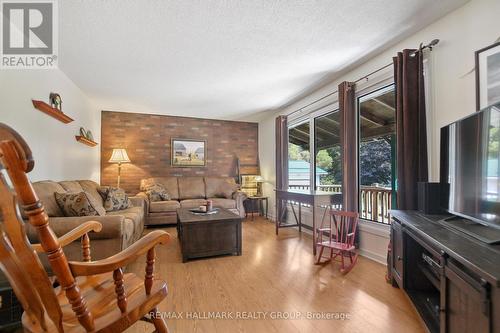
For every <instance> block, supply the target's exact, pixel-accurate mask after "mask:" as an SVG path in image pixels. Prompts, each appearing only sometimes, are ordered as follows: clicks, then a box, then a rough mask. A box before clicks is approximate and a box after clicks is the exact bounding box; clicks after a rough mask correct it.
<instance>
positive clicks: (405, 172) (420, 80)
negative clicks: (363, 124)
mask: <svg viewBox="0 0 500 333" xmlns="http://www.w3.org/2000/svg"><path fill="white" fill-rule="evenodd" d="M415 52H416V53H415ZM412 54H415V55H414V56H412ZM393 62H394V80H395V85H396V141H397V147H396V156H397V190H396V196H397V208H398V209H406V210H414V209H417V208H418V200H417V199H418V195H417V183H418V182H426V181H428V169H427V133H426V120H425V93H424V70H423V67H424V66H423V53H422V51H415V50H403V52H399V53H398V55H397V56H396V57H394V59H393Z"/></svg>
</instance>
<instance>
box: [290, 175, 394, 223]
mask: <svg viewBox="0 0 500 333" xmlns="http://www.w3.org/2000/svg"><path fill="white" fill-rule="evenodd" d="M289 188H290V189H297V190H309V185H290V186H289ZM316 190H317V191H325V192H332V193H341V192H342V186H341V185H318V186H316ZM391 202H392V190H391V189H390V188H386V187H380V186H361V194H360V202H359V206H360V217H361V218H362V219H366V220H370V221H374V222H380V223H385V224H390V222H391V218H390V215H389V210H390V209H391Z"/></svg>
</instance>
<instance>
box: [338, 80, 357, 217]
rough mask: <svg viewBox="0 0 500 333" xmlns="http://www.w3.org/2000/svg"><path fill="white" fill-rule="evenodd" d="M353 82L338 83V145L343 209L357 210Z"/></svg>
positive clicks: (355, 117) (355, 118)
mask: <svg viewBox="0 0 500 333" xmlns="http://www.w3.org/2000/svg"><path fill="white" fill-rule="evenodd" d="M354 87H355V84H354V83H353V82H342V83H341V84H340V85H339V89H338V91H339V112H340V146H341V149H342V156H341V158H342V193H343V196H342V201H343V207H342V209H343V210H346V211H351V212H357V211H358V201H359V198H358V137H357V130H356V129H357V125H356V124H357V115H356V107H355V98H354V94H355V89H354Z"/></svg>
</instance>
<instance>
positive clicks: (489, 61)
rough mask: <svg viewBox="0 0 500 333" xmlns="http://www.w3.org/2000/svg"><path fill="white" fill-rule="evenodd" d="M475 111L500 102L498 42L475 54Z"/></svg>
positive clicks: (499, 55)
mask: <svg viewBox="0 0 500 333" xmlns="http://www.w3.org/2000/svg"><path fill="white" fill-rule="evenodd" d="M475 63H476V67H475V68H476V110H477V111H479V110H482V109H484V108H485V107H488V106H490V105H493V104H496V103H499V102H500V42H496V43H494V44H491V45H489V46H487V47H485V48H482V49H480V50H478V51H476V52H475Z"/></svg>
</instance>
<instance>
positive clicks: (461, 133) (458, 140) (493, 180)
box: [440, 104, 500, 229]
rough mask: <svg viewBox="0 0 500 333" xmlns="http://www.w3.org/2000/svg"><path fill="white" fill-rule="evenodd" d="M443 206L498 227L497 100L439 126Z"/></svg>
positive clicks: (499, 142)
mask: <svg viewBox="0 0 500 333" xmlns="http://www.w3.org/2000/svg"><path fill="white" fill-rule="evenodd" d="M440 178H441V179H440V181H441V183H444V184H446V186H447V187H448V190H449V196H448V197H447V200H446V199H445V200H444V207H443V208H444V209H445V210H447V211H448V212H450V213H451V214H454V215H457V216H460V217H463V218H467V219H470V220H472V221H475V222H478V223H481V224H483V225H487V226H490V227H494V228H498V229H500V104H497V105H494V106H490V107H488V108H486V109H484V110H482V111H480V112H476V113H474V114H472V115H470V116H468V117H466V118H464V119H461V120H459V121H456V122H454V123H452V124H450V125H448V126H445V127H443V128H442V129H441V175H440Z"/></svg>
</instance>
